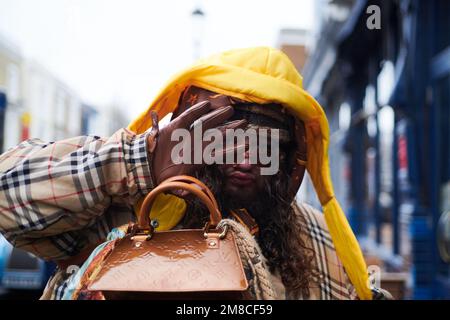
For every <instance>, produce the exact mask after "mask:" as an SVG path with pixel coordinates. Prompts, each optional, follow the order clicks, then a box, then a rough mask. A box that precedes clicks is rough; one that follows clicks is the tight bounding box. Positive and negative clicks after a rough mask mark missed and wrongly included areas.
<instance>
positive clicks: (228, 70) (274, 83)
mask: <svg viewBox="0 0 450 320" xmlns="http://www.w3.org/2000/svg"><path fill="white" fill-rule="evenodd" d="M190 85H195V86H198V87H201V88H204V89H208V90H211V91H213V92H217V93H222V94H225V95H229V96H232V97H236V98H239V99H242V100H245V101H249V102H255V103H258V104H267V103H278V104H282V105H283V106H285V107H286V108H288V109H289V110H291V112H292V113H293V114H294V115H296V116H297V117H298V118H299V119H300V120H302V121H303V122H304V123H305V126H306V135H307V146H308V161H307V166H306V169H307V171H308V173H309V175H310V177H311V180H312V182H313V184H314V188H315V190H316V192H317V195H318V197H319V200H320V202H321V204H322V207H323V211H324V215H325V220H326V222H327V225H328V228H329V230H330V234H331V237H332V239H333V243H334V246H335V248H336V251H337V254H338V256H339V258H340V260H341V261H342V263H343V265H344V267H345V270H346V272H347V274H348V276H349V278H350V281H351V282H352V284H353V285H354V287H355V289H356V291H357V293H358V296H359V298H360V299H368V300H370V299H371V298H372V293H371V291H370V288H369V285H368V283H369V282H368V273H367V267H366V263H365V261H364V258H363V255H362V252H361V249H360V247H359V244H358V242H357V240H356V237H355V236H354V234H353V232H352V230H351V228H350V225H349V223H348V221H347V218H346V217H345V214H344V212H343V211H342V209H341V207H340V205H339V203H338V202H337V200H336V198H335V197H334V191H333V185H332V182H331V175H330V169H329V164H328V141H329V132H328V131H329V129H328V122H327V118H326V115H325V113H324V111H323V109H322V107H321V106H320V105H319V103H318V102H317V101H316V100H315V99H314V98H313V97H312V96H310V95H309V94H308V93H307V92H306V91H305V90H304V89H303V85H302V77H301V75H300V74H299V73H298V71H297V70H296V68H295V67H294V65H293V64H292V62H291V61H290V59H289V58H288V57H287V56H286V55H285V54H284V53H282V52H281V51H279V50H276V49H273V48H269V47H257V48H249V49H238V50H231V51H227V52H223V53H220V54H217V55H213V56H211V57H209V58H207V59H203V60H199V61H198V62H197V63H195V64H194V65H193V66H191V67H190V68H188V69H186V70H184V71H182V72H180V73H178V74H176V75H175V76H174V77H173V78H172V79H171V80H170V81H169V82H168V83H167V84H166V86H165V87H164V89H163V90H162V91H161V92H160V93H159V94H158V96H157V97H156V99H155V100H154V101H153V102H152V104H151V105H150V107H149V108H148V110H146V111H145V112H143V113H142V114H141V115H140V116H139V117H138V118H137V119H135V120H134V121H133V122H132V123H131V124H130V125H129V129H131V130H133V131H134V132H136V133H142V132H144V131H146V130H147V129H148V128H149V127H150V126H151V117H150V111H151V110H153V111H155V112H157V113H158V116H159V118H160V119H161V118H162V117H164V116H165V115H167V114H168V113H170V112H173V111H174V109H175V108H176V107H177V103H178V99H179V97H180V95H181V93H182V92H183V90H184V89H185V88H186V87H188V86H190ZM167 210H168V209H167ZM168 212H172V213H173V214H175V215H176V216H177V217H179V216H180V215H181V216H182V215H183V214H184V209H183V212H180V210H178V211H177V210H174V211H170V210H169V211H168ZM174 212H177V213H174ZM154 214H156V213H154V210H152V213H151V216H153V215H154ZM172 220H173V221H176V220H177V219H172ZM172 227H173V226H172Z"/></svg>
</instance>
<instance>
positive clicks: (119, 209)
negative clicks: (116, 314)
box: [0, 129, 357, 299]
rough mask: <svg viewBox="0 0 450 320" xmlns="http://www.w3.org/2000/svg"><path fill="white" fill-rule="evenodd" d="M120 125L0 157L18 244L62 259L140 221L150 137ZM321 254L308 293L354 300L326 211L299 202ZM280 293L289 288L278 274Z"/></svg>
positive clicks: (50, 293)
mask: <svg viewBox="0 0 450 320" xmlns="http://www.w3.org/2000/svg"><path fill="white" fill-rule="evenodd" d="M148 134H149V132H145V133H143V134H140V135H136V134H135V133H133V132H131V131H129V130H127V129H121V130H119V131H117V132H116V133H114V134H113V135H112V136H111V137H110V138H106V139H105V138H101V137H98V136H80V137H75V138H70V139H66V140H61V141H56V142H49V143H46V142H43V141H41V140H39V139H31V140H27V141H24V142H22V143H21V144H19V145H18V146H16V147H14V148H11V149H9V150H8V151H7V152H5V153H4V154H2V155H1V156H0V231H1V233H2V234H3V236H4V237H5V238H6V239H7V240H8V241H9V242H11V243H12V244H13V245H14V246H16V247H19V248H22V249H24V250H27V251H28V252H31V253H33V254H35V255H36V256H38V257H40V258H43V259H46V260H53V261H63V260H64V259H68V258H70V257H73V256H75V255H77V254H79V253H80V252H81V251H82V250H83V249H85V248H86V247H88V246H90V245H92V244H96V243H100V242H102V241H105V239H106V237H107V235H108V233H109V232H110V231H111V230H112V229H113V228H115V227H118V226H121V225H124V224H126V223H128V222H129V221H131V220H134V213H133V205H134V204H135V203H136V201H137V200H138V199H140V198H141V197H143V196H144V195H146V194H147V193H148V192H149V191H150V190H151V189H152V188H153V187H154V185H153V183H152V179H151V171H150V170H151V166H150V165H149V163H148V158H147V157H148V156H147V149H146V138H147V135H148ZM294 209H295V210H294V211H295V213H296V214H297V215H301V216H302V217H303V219H300V221H303V224H304V225H303V228H302V229H303V230H304V233H303V234H302V235H301V236H303V237H306V239H307V240H308V242H309V243H311V245H312V248H313V250H314V252H315V260H314V268H315V269H316V271H317V272H316V274H318V275H319V278H320V279H315V281H314V283H311V286H310V297H306V298H309V299H356V298H357V295H356V292H355V290H354V289H353V286H352V285H351V283H350V281H349V280H348V277H347V274H346V272H345V270H344V268H343V266H342V263H341V262H340V260H339V258H338V257H337V254H336V251H335V249H334V246H333V242H332V240H331V237H330V234H329V232H328V228H327V226H326V223H325V220H324V218H323V215H322V213H321V212H319V211H317V210H315V209H313V208H312V207H310V206H308V205H306V204H300V205H298V206H295V208H294ZM68 278H69V274H68V273H67V270H63V269H58V270H57V271H56V273H55V274H54V276H53V277H52V278H51V279H50V280H49V283H48V285H47V288H46V290H45V292H44V295H43V298H49V299H58V298H61V297H62V296H63V294H64V288H65V284H66V281H67V279H68ZM273 282H274V284H275V287H276V288H277V292H278V297H279V298H280V299H282V298H285V295H284V287H283V285H282V283H281V281H280V279H279V277H278V276H277V275H273Z"/></svg>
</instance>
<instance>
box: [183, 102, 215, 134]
mask: <svg viewBox="0 0 450 320" xmlns="http://www.w3.org/2000/svg"><path fill="white" fill-rule="evenodd" d="M210 109H211V103H210V102H209V101H202V102H199V103H197V104H195V105H193V106H192V107H191V108H189V109H187V110H186V111H184V112H183V113H182V114H181V115H180V116H179V117H177V118H176V120H175V121H176V122H177V124H178V125H177V126H178V127H181V128H185V129H189V127H190V126H191V125H192V123H193V122H194V121H195V120H197V119H199V118H200V117H201V116H203V115H205V114H206V113H207V112H208V111H209V110H210Z"/></svg>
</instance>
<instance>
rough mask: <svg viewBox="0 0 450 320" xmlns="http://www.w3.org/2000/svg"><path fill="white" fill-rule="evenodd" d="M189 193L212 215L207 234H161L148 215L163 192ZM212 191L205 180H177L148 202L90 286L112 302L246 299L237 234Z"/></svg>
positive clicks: (158, 189) (158, 190)
mask: <svg viewBox="0 0 450 320" xmlns="http://www.w3.org/2000/svg"><path fill="white" fill-rule="evenodd" d="M174 190H184V191H188V192H189V193H191V194H193V195H194V196H196V197H198V198H199V199H200V200H201V202H202V203H203V204H204V205H205V206H206V208H207V209H208V210H209V214H210V220H209V222H208V223H207V224H206V225H205V227H204V228H203V229H189V230H173V231H161V232H156V231H155V230H154V228H153V227H152V225H151V224H150V218H149V215H148V212H150V209H151V207H152V204H153V202H154V200H155V198H156V197H157V195H158V194H160V193H161V192H168V191H174ZM221 220H222V215H221V213H220V211H219V209H218V206H217V202H216V200H215V198H214V196H213V195H212V193H211V191H210V190H209V189H208V188H207V187H206V186H205V185H204V184H203V183H202V182H200V181H199V180H197V179H195V178H192V177H189V176H176V177H172V178H169V179H167V180H165V181H163V182H162V183H161V184H160V185H159V186H158V187H156V188H155V189H153V190H152V191H151V192H150V193H149V194H148V195H147V197H146V198H145V200H144V203H143V205H142V208H141V211H140V214H139V223H138V224H134V225H132V226H131V227H130V228H128V232H127V235H126V236H125V237H124V238H122V239H120V240H119V243H117V244H116V246H115V247H114V249H113V250H112V251H111V253H110V254H109V255H108V257H107V258H106V259H105V260H104V262H103V264H102V266H101V268H100V271H99V272H98V274H97V275H96V276H95V278H94V280H93V282H92V283H91V284H90V285H89V287H88V289H89V290H90V291H101V292H102V293H103V295H104V297H105V298H106V299H114V298H119V299H196V298H198V299H216V298H217V299H244V298H247V297H248V295H247V288H248V282H247V279H246V277H245V273H244V270H243V267H242V262H241V259H240V257H239V251H238V248H237V245H236V241H235V238H234V235H233V233H232V232H229V231H228V230H227V228H224V229H218V228H216V227H217V225H218V223H219V222H220V221H221Z"/></svg>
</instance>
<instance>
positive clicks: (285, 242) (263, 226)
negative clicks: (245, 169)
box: [182, 165, 314, 299]
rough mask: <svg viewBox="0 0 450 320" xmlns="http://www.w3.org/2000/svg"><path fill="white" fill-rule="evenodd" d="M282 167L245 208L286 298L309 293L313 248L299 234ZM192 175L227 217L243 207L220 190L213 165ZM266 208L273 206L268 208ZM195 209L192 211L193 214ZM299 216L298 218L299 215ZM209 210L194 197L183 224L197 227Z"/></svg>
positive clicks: (205, 218)
mask: <svg viewBox="0 0 450 320" xmlns="http://www.w3.org/2000/svg"><path fill="white" fill-rule="evenodd" d="M285 172H286V171H285V170H280V172H279V173H278V174H276V175H274V176H272V177H271V179H270V180H269V181H267V182H266V183H265V187H264V195H263V196H261V197H259V199H261V200H260V201H255V202H254V203H252V204H251V205H250V206H247V207H246V209H247V210H248V211H249V213H250V214H251V215H252V216H253V218H254V219H255V220H256V222H257V223H258V225H259V235H258V237H257V239H256V240H257V242H258V244H259V246H260V248H261V250H262V253H263V255H264V257H265V258H266V259H267V264H268V267H269V270H270V272H272V273H273V272H275V271H278V273H279V275H280V277H281V280H282V282H283V284H284V286H285V288H286V297H287V298H289V299H299V298H302V297H304V298H306V297H308V296H309V284H310V282H311V281H313V266H312V261H313V259H314V251H313V249H312V248H311V246H310V245H307V244H306V242H305V241H304V239H302V237H301V236H300V235H301V233H302V231H303V230H302V228H303V227H302V225H305V224H304V223H300V221H298V219H299V217H298V216H296V215H295V214H294V212H293V211H294V209H293V207H292V204H291V201H289V200H288V198H287V197H288V195H287V190H288V182H289V176H288V175H287V174H286V173H285ZM195 176H196V177H197V178H198V179H200V180H202V181H203V182H204V183H205V184H206V185H207V186H208V187H209V188H210V189H211V190H212V192H213V193H214V195H215V196H216V199H217V201H218V203H219V206H220V209H221V212H222V213H223V215H224V216H225V217H226V216H227V215H228V213H229V212H230V210H232V209H238V208H242V206H241V205H240V204H239V203H236V202H235V201H234V199H230V198H228V196H227V194H226V193H225V192H222V190H221V189H222V181H224V180H223V177H222V173H221V171H220V170H219V169H218V168H217V166H215V165H211V166H207V167H204V168H203V169H200V170H198V171H197V172H196V174H195ZM267 208H273V209H270V210H268V209H267ZM194 212H195V214H194ZM300 218H301V217H300ZM208 219H209V217H208V212H207V211H206V210H205V209H204V208H203V206H202V205H201V204H200V203H199V202H198V201H196V200H193V201H189V204H188V210H187V212H186V215H185V217H184V219H183V221H182V225H183V227H186V228H200V227H202V226H203V225H204V224H205V223H206V222H207V221H208Z"/></svg>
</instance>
